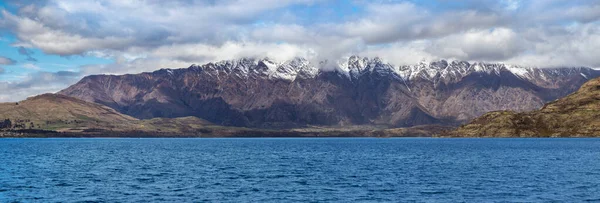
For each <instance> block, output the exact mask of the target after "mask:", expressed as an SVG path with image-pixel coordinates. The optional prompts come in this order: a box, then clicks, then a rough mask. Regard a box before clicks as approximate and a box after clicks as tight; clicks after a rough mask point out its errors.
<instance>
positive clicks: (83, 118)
mask: <svg viewBox="0 0 600 203" xmlns="http://www.w3.org/2000/svg"><path fill="white" fill-rule="evenodd" d="M0 119H10V120H11V121H12V122H13V123H14V124H16V125H19V124H20V125H23V126H22V128H36V129H42V128H43V129H58V128H62V127H66V126H70V127H78V126H86V127H108V126H120V125H126V124H127V123H130V122H133V121H137V120H138V119H136V118H133V117H131V116H128V115H124V114H121V113H119V112H117V111H115V110H114V109H111V108H108V107H106V106H103V105H99V104H95V103H90V102H86V101H83V100H79V99H76V98H72V97H68V96H64V95H58V94H43V95H38V96H35V97H30V98H28V99H27V100H24V101H21V102H18V103H1V104H0Z"/></svg>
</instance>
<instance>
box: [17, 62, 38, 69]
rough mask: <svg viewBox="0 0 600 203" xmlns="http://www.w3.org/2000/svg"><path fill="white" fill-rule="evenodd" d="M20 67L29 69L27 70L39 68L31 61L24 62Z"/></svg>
mask: <svg viewBox="0 0 600 203" xmlns="http://www.w3.org/2000/svg"><path fill="white" fill-rule="evenodd" d="M21 67H23V68H25V69H29V70H41V69H40V67H39V66H37V65H35V64H33V63H26V64H23V65H21Z"/></svg>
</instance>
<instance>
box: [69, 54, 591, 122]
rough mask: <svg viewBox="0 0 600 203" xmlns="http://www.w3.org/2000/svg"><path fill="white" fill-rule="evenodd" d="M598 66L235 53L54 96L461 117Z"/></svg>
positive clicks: (258, 115)
mask: <svg viewBox="0 0 600 203" xmlns="http://www.w3.org/2000/svg"><path fill="white" fill-rule="evenodd" d="M598 76H600V71H597V70H594V69H591V68H585V67H568V68H533V67H519V66H512V65H506V64H500V63H483V62H466V61H446V60H440V61H433V62H421V63H418V64H415V65H409V66H394V65H392V64H389V63H386V62H384V60H383V59H380V58H365V57H358V56H352V57H349V58H347V59H344V60H340V61H321V62H311V61H309V60H307V59H303V58H295V59H293V60H288V61H275V60H272V59H269V58H262V59H257V58H241V59H237V60H226V61H219V62H214V63H207V64H204V65H192V66H190V67H188V68H182V69H161V70H157V71H154V72H145V73H140V74H127V75H91V76H87V77H85V78H83V79H82V80H80V81H79V82H77V83H76V84H74V85H72V86H70V87H68V88H66V89H64V90H62V91H60V92H59V93H58V94H61V95H65V96H70V97H74V98H78V99H81V100H84V101H87V102H93V103H98V104H101V105H105V106H108V107H110V108H113V109H115V110H116V111H118V112H120V113H122V114H125V115H128V116H131V117H134V118H136V119H152V118H178V117H187V116H194V117H197V118H201V119H204V120H207V121H208V122H211V123H214V124H217V125H225V126H237V127H252V128H268V129H273V128H275V129H281V128H296V127H305V126H342V127H343V126H356V125H369V126H381V127H384V128H396V127H410V126H419V125H430V124H441V125H458V124H462V123H465V122H468V121H469V120H471V119H473V118H476V117H478V116H481V115H483V114H484V113H486V112H489V111H497V110H512V111H516V112H524V111H531V110H535V109H538V108H540V107H542V106H543V105H544V103H546V102H550V101H554V100H556V99H558V98H561V97H564V96H566V95H568V94H570V93H572V92H574V91H576V90H577V89H578V88H579V87H580V86H581V85H582V84H583V83H585V82H586V81H588V80H590V79H592V78H595V77H598Z"/></svg>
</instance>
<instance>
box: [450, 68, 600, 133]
mask: <svg viewBox="0 0 600 203" xmlns="http://www.w3.org/2000/svg"><path fill="white" fill-rule="evenodd" d="M442 135H445V136H466V137H578V136H600V79H593V80H590V81H589V82H587V83H585V84H584V85H583V86H582V87H581V88H580V89H579V90H578V91H577V92H575V93H573V94H570V95H568V96H566V97H564V98H561V99H559V100H556V101H553V102H550V103H548V104H546V105H544V106H543V107H542V108H541V109H539V110H536V111H531V112H523V113H517V112H513V111H496V112H489V113H486V114H485V115H483V116H481V117H479V118H476V119H474V120H473V121H471V122H470V123H469V124H466V125H463V126H461V127H459V128H458V129H456V130H454V131H450V132H446V133H443V134H442Z"/></svg>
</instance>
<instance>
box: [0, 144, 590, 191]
mask: <svg viewBox="0 0 600 203" xmlns="http://www.w3.org/2000/svg"><path fill="white" fill-rule="evenodd" d="M12 201H16V202H78V201H82V202H85V201H87V202H199V201H211V202H282V201H302V202H306V201H313V202H321V201H328V202H350V201H367V202H369V201H370V202H495V201H498V202H548V201H559V202H576V201H600V139H435V138H398V139H395V138H394V139H376V138H282V139H276V138H264V139H263V138H261V139H101V138H93V139H0V202H12Z"/></svg>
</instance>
